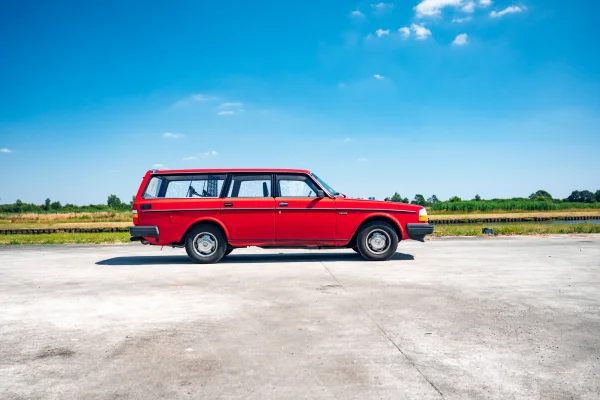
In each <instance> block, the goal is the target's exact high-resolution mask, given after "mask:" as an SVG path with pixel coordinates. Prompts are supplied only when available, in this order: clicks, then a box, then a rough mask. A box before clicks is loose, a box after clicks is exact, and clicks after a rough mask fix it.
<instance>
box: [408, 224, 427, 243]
mask: <svg viewBox="0 0 600 400" xmlns="http://www.w3.org/2000/svg"><path fill="white" fill-rule="evenodd" d="M406 233H408V237H409V238H411V239H412V240H418V241H419V242H424V241H425V236H426V235H431V234H432V233H433V225H432V224H406Z"/></svg>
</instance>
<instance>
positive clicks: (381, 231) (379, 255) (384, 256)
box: [356, 221, 398, 261]
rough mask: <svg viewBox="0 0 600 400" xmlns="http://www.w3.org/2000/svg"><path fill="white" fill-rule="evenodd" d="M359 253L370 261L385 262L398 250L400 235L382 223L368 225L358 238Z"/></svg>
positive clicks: (376, 222)
mask: <svg viewBox="0 0 600 400" xmlns="http://www.w3.org/2000/svg"><path fill="white" fill-rule="evenodd" d="M356 244H357V247H358V252H359V254H360V255H361V256H363V258H365V259H366V260H368V261H385V260H389V259H390V258H392V257H393V255H394V254H395V253H396V250H397V249H398V234H396V231H395V230H394V228H392V227H391V226H390V224H388V223H386V222H382V221H373V222H369V223H367V224H366V225H365V226H364V227H362V229H361V230H360V232H358V236H357V237H356Z"/></svg>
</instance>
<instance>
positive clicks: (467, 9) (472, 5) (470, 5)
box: [461, 1, 475, 13]
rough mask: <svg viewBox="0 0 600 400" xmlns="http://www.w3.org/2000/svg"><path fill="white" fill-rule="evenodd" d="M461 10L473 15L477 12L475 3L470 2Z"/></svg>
mask: <svg viewBox="0 0 600 400" xmlns="http://www.w3.org/2000/svg"><path fill="white" fill-rule="evenodd" d="M461 10H463V11H464V12H467V13H472V12H473V11H475V2H473V1H469V2H468V3H467V4H465V5H464V6H462V8H461Z"/></svg>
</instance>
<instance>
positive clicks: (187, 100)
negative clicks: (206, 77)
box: [173, 93, 217, 107]
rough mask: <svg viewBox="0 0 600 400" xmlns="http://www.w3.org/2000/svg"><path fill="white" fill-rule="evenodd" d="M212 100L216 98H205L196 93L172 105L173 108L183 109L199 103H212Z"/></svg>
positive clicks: (205, 96)
mask: <svg viewBox="0 0 600 400" xmlns="http://www.w3.org/2000/svg"><path fill="white" fill-rule="evenodd" d="M213 100H217V98H216V97H214V96H207V95H204V94H200V93H196V94H192V95H190V96H188V97H186V98H185V99H181V100H179V101H178V102H176V103H175V104H173V107H184V106H187V105H190V104H192V103H199V102H205V101H213Z"/></svg>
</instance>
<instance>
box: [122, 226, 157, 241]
mask: <svg viewBox="0 0 600 400" xmlns="http://www.w3.org/2000/svg"><path fill="white" fill-rule="evenodd" d="M129 234H130V235H131V238H130V239H129V240H131V241H132V242H136V241H137V242H140V241H142V240H143V239H144V238H156V239H158V226H131V227H129Z"/></svg>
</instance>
